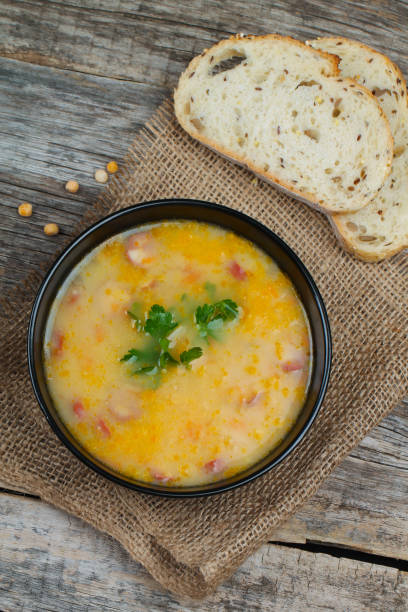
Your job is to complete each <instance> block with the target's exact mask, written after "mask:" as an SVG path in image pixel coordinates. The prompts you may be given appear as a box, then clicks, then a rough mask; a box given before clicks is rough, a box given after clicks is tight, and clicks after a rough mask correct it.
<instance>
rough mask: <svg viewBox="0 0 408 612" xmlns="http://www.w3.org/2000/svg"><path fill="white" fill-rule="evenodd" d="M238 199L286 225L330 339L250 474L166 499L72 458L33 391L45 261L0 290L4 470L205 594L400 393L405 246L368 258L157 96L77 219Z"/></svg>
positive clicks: (406, 353)
mask: <svg viewBox="0 0 408 612" xmlns="http://www.w3.org/2000/svg"><path fill="white" fill-rule="evenodd" d="M178 197H180V198H197V199H202V200H209V201H212V202H217V203H220V204H224V205H226V206H230V207H232V208H237V209H239V210H241V211H243V212H245V213H247V214H249V215H251V216H253V217H255V218H256V219H258V220H260V221H262V222H263V223H264V224H265V225H267V226H268V227H270V228H271V229H272V230H274V231H275V232H276V233H277V234H279V235H280V236H282V238H283V239H284V240H286V241H287V242H288V244H289V245H290V246H291V247H292V248H293V249H294V250H295V251H296V252H297V253H298V255H299V256H300V257H301V258H302V260H303V261H304V263H305V264H306V266H307V267H308V268H309V270H310V272H311V273H312V275H313V276H314V278H315V280H316V282H317V284H318V286H319V288H320V290H321V293H322V295H323V298H324V300H325V303H326V306H327V309H328V313H329V317H330V322H331V327H332V333H333V341H334V358H333V368H332V376H331V382H330V386H329V390H328V393H327V395H326V399H325V402H324V405H323V407H322V409H321V411H320V414H319V417H318V419H317V421H316V422H315V424H314V426H313V427H312V428H311V430H310V431H309V433H308V434H307V436H306V437H305V439H304V440H303V442H302V443H301V445H300V446H299V447H298V448H297V449H296V451H294V452H293V453H292V454H291V455H290V456H289V457H288V458H287V459H286V460H285V461H284V462H282V463H281V464H280V465H279V466H278V467H277V468H276V469H274V470H272V471H271V472H270V473H269V474H266V475H265V476H263V477H261V478H258V479H257V480H256V481H255V482H253V483H251V484H249V485H246V486H244V487H240V488H238V489H236V490H234V491H231V492H229V493H224V494H221V495H217V496H212V497H209V498H201V499H187V500H179V499H160V498H156V497H150V496H147V495H141V494H138V493H135V492H133V491H130V490H128V489H125V488H122V487H119V486H117V485H115V484H113V483H111V482H109V481H107V480H105V479H104V478H103V477H101V476H99V475H97V474H96V473H94V472H93V471H91V470H90V469H88V468H87V467H86V466H84V465H83V464H82V463H81V462H80V461H78V460H77V459H76V458H75V457H74V456H73V455H72V454H71V453H70V452H69V451H68V450H67V449H66V448H65V447H64V446H63V445H62V444H61V443H60V442H59V440H58V439H57V438H56V436H55V435H54V433H53V432H52V431H51V429H50V427H49V426H48V424H47V423H46V421H45V418H44V416H43V415H42V413H41V412H40V409H39V408H38V406H37V404H36V401H35V399H34V396H33V393H32V390H31V386H30V382H29V377H28V372H27V363H26V348H25V343H26V330H27V323H28V317H29V311H30V307H31V304H32V301H33V297H34V293H35V291H36V289H37V287H38V285H39V282H40V280H41V276H42V275H43V273H44V271H42V270H40V271H38V272H36V273H35V274H32V275H31V276H30V278H29V279H28V281H27V283H26V284H25V285H24V286H23V287H18V288H17V290H15V291H14V292H13V293H12V294H10V295H8V296H6V299H5V300H4V301H3V303H2V307H1V315H0V316H1V318H0V336H1V375H0V376H1V384H0V388H1V412H0V427H1V437H0V479H1V480H2V481H6V482H8V483H10V485H19V486H21V487H23V488H24V489H26V490H28V491H30V492H32V493H35V494H37V495H40V496H41V497H42V498H43V499H44V500H46V501H48V502H50V503H52V504H54V505H56V506H58V507H60V508H63V509H65V510H67V511H68V512H71V513H73V514H75V515H77V516H79V517H81V518H83V519H84V520H86V521H88V522H89V523H91V524H92V525H94V526H95V527H96V528H98V529H101V530H102V531H105V532H107V533H109V534H111V535H112V536H113V537H114V538H116V539H117V540H119V541H120V542H121V543H122V544H123V546H124V547H125V548H126V549H127V550H128V551H129V552H130V554H131V555H133V556H134V557H135V558H136V559H137V560H138V561H140V562H142V563H143V564H144V565H145V567H146V568H147V569H148V570H149V571H150V572H151V574H152V575H153V576H154V577H155V578H156V579H157V580H158V581H159V582H160V583H161V584H162V585H164V586H165V587H167V588H168V589H170V590H172V591H173V592H175V593H178V594H181V595H190V596H193V597H203V596H205V595H206V594H208V593H210V592H211V591H212V590H213V589H215V587H216V586H217V584H218V583H219V582H220V581H222V580H225V579H226V578H227V577H228V576H229V575H230V574H231V573H232V572H233V571H234V569H235V568H236V567H237V566H238V565H239V564H240V563H241V562H242V561H243V560H244V559H245V558H246V557H247V556H248V555H249V554H250V553H251V552H253V551H254V550H255V549H256V548H257V547H258V546H260V544H261V543H263V542H265V541H266V540H268V538H270V537H271V535H272V533H273V530H274V528H276V526H277V525H278V524H280V523H281V522H282V521H284V520H286V519H287V518H288V517H289V516H290V515H291V514H293V513H294V512H295V511H296V510H297V508H299V506H300V505H301V504H303V503H304V502H305V501H306V500H307V499H308V498H309V497H310V496H311V495H313V493H314V492H315V491H316V490H317V488H318V487H319V485H320V484H321V483H322V481H323V480H324V479H325V478H326V477H327V476H328V475H329V474H330V472H331V471H332V470H333V468H334V467H335V466H336V465H337V464H338V463H339V461H341V459H342V458H343V457H344V456H345V455H346V454H347V453H348V452H349V451H350V450H351V449H352V447H353V446H354V445H356V444H357V443H358V442H359V441H360V440H361V439H362V438H363V437H364V436H365V434H366V433H367V432H368V431H369V430H370V428H372V427H373V426H374V425H375V424H376V423H378V421H379V420H380V419H382V418H383V417H384V416H385V415H386V414H387V413H388V412H389V411H390V410H392V408H393V407H395V406H396V405H397V404H398V402H399V401H400V400H401V399H402V398H403V397H404V396H405V395H407V393H408V342H407V320H408V318H407V315H408V263H407V256H406V254H400V255H398V256H396V257H394V258H393V259H392V260H391V261H386V262H383V263H380V264H365V263H362V262H360V261H357V260H356V259H353V257H351V256H350V255H348V254H346V253H345V252H343V251H342V250H341V248H340V247H339V246H338V243H337V240H336V239H335V238H334V236H333V234H332V231H331V229H330V227H329V223H328V221H327V219H326V218H325V217H324V216H323V215H321V214H319V213H317V212H315V211H313V210H310V209H309V208H308V207H307V206H305V205H304V204H300V203H298V202H296V201H294V200H292V199H290V198H289V197H287V196H286V195H282V194H281V193H279V192H277V191H276V190H275V189H274V188H273V187H271V186H270V185H267V184H264V183H257V184H256V181H254V180H253V176H252V175H251V174H250V173H248V172H247V171H246V170H245V169H242V168H239V167H237V166H234V165H232V164H230V163H229V162H228V161H226V160H224V159H222V158H221V157H219V156H217V155H216V154H215V153H213V152H211V151H209V150H207V149H205V148H203V147H202V146H201V145H200V144H198V143H196V142H194V141H193V140H191V139H190V137H189V136H187V135H186V134H185V133H184V132H183V131H182V130H181V128H180V127H178V125H177V123H176V121H175V119H174V116H173V112H172V107H171V105H170V103H165V104H164V105H163V106H162V107H161V108H160V109H159V110H158V111H157V113H156V114H155V116H154V117H153V119H152V120H151V122H150V124H149V125H148V126H147V127H146V128H145V129H144V130H142V132H141V133H139V135H138V136H137V138H136V141H135V142H134V143H133V145H132V147H131V148H130V150H129V153H128V155H127V158H126V160H125V164H124V167H123V170H122V171H121V173H120V174H119V176H117V177H115V178H114V179H113V180H112V181H111V182H110V184H109V187H107V189H106V190H105V191H104V193H103V195H102V197H101V198H100V200H99V201H98V202H97V203H96V204H95V206H94V207H92V209H91V210H90V211H89V212H88V214H87V215H86V217H85V218H84V219H82V221H81V223H80V226H79V227H78V231H79V230H80V229H83V228H84V227H86V226H87V225H89V223H91V222H93V221H96V220H97V219H99V218H100V217H102V216H104V215H105V214H107V213H109V212H112V211H114V210H118V209H120V208H123V207H125V206H129V205H131V204H135V203H138V202H143V201H148V200H154V199H159V198H178Z"/></svg>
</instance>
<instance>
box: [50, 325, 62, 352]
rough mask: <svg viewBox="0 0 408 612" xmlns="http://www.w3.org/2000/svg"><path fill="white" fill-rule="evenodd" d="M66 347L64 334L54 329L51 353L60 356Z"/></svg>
mask: <svg viewBox="0 0 408 612" xmlns="http://www.w3.org/2000/svg"><path fill="white" fill-rule="evenodd" d="M63 348H64V334H62V333H61V332H60V331H54V332H53V333H52V336H51V354H52V355H56V356H60V355H62V351H63Z"/></svg>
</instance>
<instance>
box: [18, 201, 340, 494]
mask: <svg viewBox="0 0 408 612" xmlns="http://www.w3.org/2000/svg"><path fill="white" fill-rule="evenodd" d="M164 219H194V220H197V221H206V222H209V223H214V224H217V225H219V226H222V227H225V228H228V229H230V230H233V231H234V232H236V233H237V234H240V235H241V236H244V237H245V238H247V239H249V240H251V241H252V242H254V243H255V244H257V245H258V246H259V247H260V248H261V249H263V250H264V251H265V252H266V253H268V254H269V255H270V256H271V257H272V258H273V259H274V260H275V261H276V262H277V263H278V265H279V266H280V268H281V269H282V270H283V271H284V272H285V273H286V274H287V275H288V276H289V278H290V279H291V280H292V282H293V284H294V285H295V287H296V289H297V292H298V294H299V296H300V298H301V300H302V302H303V305H304V307H305V309H306V312H307V315H308V318H309V322H310V327H311V333H312V339H313V371H312V376H311V380H310V385H309V390H308V394H307V398H306V402H305V404H304V406H303V409H302V412H301V414H300V416H299V418H298V420H297V422H296V424H295V425H294V427H293V428H292V430H291V431H290V432H289V434H288V435H287V436H286V438H285V439H284V440H283V441H282V442H281V444H280V445H279V446H278V447H276V448H274V449H273V450H272V451H271V452H270V453H269V454H268V455H267V456H266V457H264V458H263V459H262V460H261V461H258V463H256V464H255V465H253V466H252V467H250V468H249V469H247V470H245V471H244V472H241V473H240V474H236V475H235V476H233V477H231V478H227V479H224V480H220V481H218V482H215V483H211V484H205V485H200V486H196V487H179V488H176V487H168V486H165V485H158V484H154V483H144V482H141V481H136V480H132V479H131V478H128V477H126V476H123V475H121V474H118V473H117V472H114V471H113V470H112V469H110V468H109V467H108V466H106V465H105V464H103V463H102V462H101V461H99V460H98V459H96V458H95V457H93V456H92V455H91V454H90V453H88V451H87V450H85V449H84V448H82V446H81V445H80V444H79V442H77V440H76V439H75V438H74V437H73V436H72V435H71V433H70V432H69V431H68V429H67V428H66V426H65V425H64V423H63V422H62V420H61V419H60V417H59V415H58V412H57V410H56V408H55V406H54V404H53V401H52V399H51V396H50V394H49V391H48V388H47V384H46V378H45V372H44V367H43V338H44V332H45V327H46V322H47V317H48V313H49V311H50V308H51V305H52V303H53V301H54V298H55V296H56V294H57V292H58V289H59V288H60V286H61V284H62V283H63V281H64V280H65V278H66V277H67V275H68V274H69V273H70V272H71V270H72V268H73V267H74V266H75V265H76V264H78V263H79V262H80V261H81V260H82V259H83V257H84V256H85V255H86V254H87V253H89V251H91V250H92V249H93V248H95V247H96V246H97V245H99V244H100V243H101V242H103V241H105V240H106V239H108V238H110V237H111V236H114V235H115V234H118V233H120V232H123V231H124V230H128V229H130V228H132V227H135V226H137V225H141V224H142V223H149V222H153V221H160V220H164ZM330 363H331V338H330V327H329V322H328V318H327V313H326V310H325V307H324V304H323V300H322V298H321V296H320V293H319V291H318V289H317V287H316V285H315V283H314V281H313V279H312V277H311V276H310V274H309V272H308V271H307V270H306V268H305V266H304V265H303V264H302V262H301V261H300V259H299V258H298V257H297V256H296V255H295V253H294V252H293V251H292V250H291V249H290V248H289V247H288V246H287V244H285V242H283V240H281V239H280V238H279V237H278V236H276V235H275V234H274V233H273V232H271V231H270V230H268V229H267V228H266V227H264V226H263V225H261V224H260V223H258V222H257V221H254V220H253V219H251V218H250V217H248V216H246V215H244V214H242V213H239V212H236V211H235V210H231V209H229V208H226V207H224V206H218V205H216V204H211V203H208V202H200V201H195V200H160V201H155V202H148V203H145V204H138V205H137V206H132V207H130V208H126V209H125V210H121V211H119V212H117V213H113V214H112V215H109V216H108V217H105V218H104V219H102V221H99V222H98V223H96V224H95V225H93V226H92V227H90V228H89V229H87V230H86V231H85V232H83V233H82V234H81V235H80V236H78V238H76V239H75V240H74V241H73V242H72V243H71V244H70V246H69V247H67V248H66V249H65V251H64V252H63V253H62V255H60V257H59V258H58V259H57V261H56V262H55V263H54V265H53V266H52V268H51V269H50V270H49V272H48V274H47V275H46V277H45V279H44V281H43V283H42V285H41V287H40V289H39V291H38V294H37V296H36V299H35V302H34V305H33V309H32V313H31V319H30V324H29V330H28V365H29V370H30V376H31V381H32V385H33V388H34V392H35V395H36V397H37V400H38V402H39V404H40V406H41V408H42V410H43V412H44V414H45V417H46V418H47V420H48V422H49V424H50V425H51V427H52V428H53V430H54V431H55V433H56V434H57V435H58V436H59V438H60V439H61V440H62V442H63V443H64V444H65V445H66V446H67V447H68V448H69V449H70V450H71V451H72V452H73V453H74V454H75V455H76V456H77V457H79V459H81V460H82V461H83V462H84V463H86V465H87V466H89V467H91V468H92V469H94V470H95V471H97V472H98V473H99V474H102V475H103V476H105V477H107V478H109V479H111V480H113V481H114V482H116V483H118V484H121V485H124V486H127V487H130V488H131V489H136V490H137V491H142V492H144V493H152V494H156V495H163V496H173V497H194V496H199V495H210V494H212V493H220V492H222V491H227V490H228V489H232V488H234V487H237V486H239V485H242V484H244V483H246V482H249V481H250V480H253V479H254V478H256V477H257V476H260V475H261V474H263V473H264V472H266V471H268V470H270V469H271V468H273V467H274V466H275V465H277V464H278V463H279V462H280V461H282V460H283V459H284V458H285V457H286V456H287V455H288V454H289V453H290V452H292V451H293V450H294V449H295V447H296V446H297V445H298V444H299V442H300V441H301V440H302V438H303V437H304V435H305V434H306V432H307V430H308V429H309V427H310V426H311V425H312V423H313V421H314V419H315V417H316V415H317V413H318V411H319V408H320V406H321V403H322V401H323V397H324V394H325V391H326V388H327V384H328V380H329V372H330Z"/></svg>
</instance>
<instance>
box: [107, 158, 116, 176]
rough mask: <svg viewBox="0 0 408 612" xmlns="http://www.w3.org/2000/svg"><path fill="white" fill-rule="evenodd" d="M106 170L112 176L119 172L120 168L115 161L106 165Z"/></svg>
mask: <svg viewBox="0 0 408 612" xmlns="http://www.w3.org/2000/svg"><path fill="white" fill-rule="evenodd" d="M106 169H107V171H108V172H109V173H110V174H114V173H115V172H117V171H118V169H119V166H118V164H117V163H116V162H115V161H110V162H108V163H107V164H106Z"/></svg>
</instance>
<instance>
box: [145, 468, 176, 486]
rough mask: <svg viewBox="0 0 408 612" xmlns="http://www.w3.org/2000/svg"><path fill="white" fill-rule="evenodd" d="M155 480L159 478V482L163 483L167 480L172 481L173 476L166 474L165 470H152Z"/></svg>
mask: <svg viewBox="0 0 408 612" xmlns="http://www.w3.org/2000/svg"><path fill="white" fill-rule="evenodd" d="M150 473H151V475H152V478H153V480H157V481H158V482H162V483H163V484H164V483H166V482H171V481H172V480H173V478H171V477H170V476H166V474H163V472H159V471H158V470H150Z"/></svg>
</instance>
